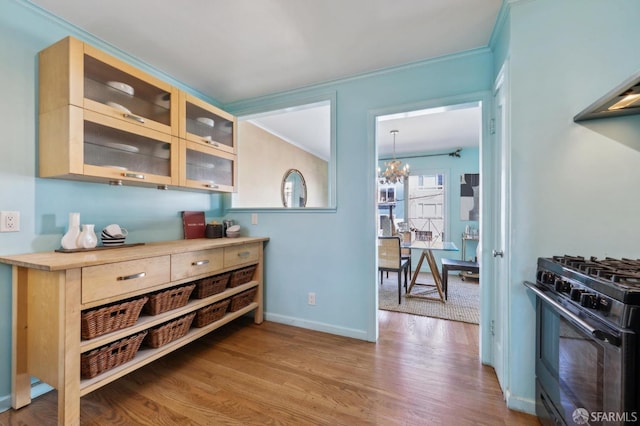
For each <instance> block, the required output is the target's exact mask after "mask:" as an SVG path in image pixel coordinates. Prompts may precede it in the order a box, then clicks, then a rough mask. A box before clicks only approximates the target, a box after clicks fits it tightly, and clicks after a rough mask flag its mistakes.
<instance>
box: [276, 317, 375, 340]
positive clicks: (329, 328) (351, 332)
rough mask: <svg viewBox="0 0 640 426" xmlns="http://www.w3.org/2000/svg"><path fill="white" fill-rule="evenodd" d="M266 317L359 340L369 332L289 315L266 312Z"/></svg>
mask: <svg viewBox="0 0 640 426" xmlns="http://www.w3.org/2000/svg"><path fill="white" fill-rule="evenodd" d="M264 317H265V319H266V320H267V321H273V322H277V323H280V324H286V325H292V326H294V327H300V328H306V329H308V330H315V331H322V332H325V333H330V334H336V335H338V336H344V337H352V338H354V339H358V340H367V332H366V331H365V330H356V329H353V328H345V327H336V326H335V325H331V324H326V323H323V322H315V321H308V320H304V319H300V318H296V317H288V316H285V315H278V314H270V313H265V314H264Z"/></svg>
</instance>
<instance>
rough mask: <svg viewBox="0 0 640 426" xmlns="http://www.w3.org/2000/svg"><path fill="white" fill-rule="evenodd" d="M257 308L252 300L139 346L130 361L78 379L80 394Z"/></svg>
mask: <svg viewBox="0 0 640 426" xmlns="http://www.w3.org/2000/svg"><path fill="white" fill-rule="evenodd" d="M257 308H258V303H257V302H253V303H251V304H250V305H248V306H246V307H244V308H242V309H240V310H239V311H236V312H227V314H226V315H225V316H224V317H223V318H221V319H220V320H218V321H215V322H213V323H211V324H208V325H206V326H204V327H201V328H193V327H192V328H191V329H190V330H189V333H187V335H186V336H184V337H181V338H180V339H177V340H174V341H173V342H170V343H168V344H166V345H164V346H162V347H160V348H157V349H152V348H146V347H144V346H143V347H141V348H140V350H139V351H138V352H137V353H136V356H135V358H133V359H132V360H131V361H129V362H127V363H125V364H122V365H119V366H118V367H115V368H112V369H111V370H109V371H105V372H104V373H102V374H100V375H98V376H96V377H93V378H91V379H86V380H81V381H80V396H84V395H86V394H88V393H90V392H93V391H94V390H96V389H99V388H100V387H102V386H104V385H106V384H109V383H111V382H113V381H114V380H116V379H118V378H120V377H122V376H124V375H126V374H128V373H130V372H132V371H134V370H137V369H138V368H140V367H142V366H144V365H147V364H149V363H150V362H152V361H154V360H156V359H158V358H161V357H162V356H164V355H166V354H168V353H170V352H173V351H174V350H176V349H178V348H180V347H182V346H184V345H186V344H187V343H190V342H192V341H194V340H196V339H198V338H200V337H202V336H204V335H205V334H208V333H210V332H211V331H213V330H215V329H217V328H219V327H221V326H223V325H225V324H227V323H229V322H231V321H233V320H234V319H236V318H238V317H241V316H242V315H245V314H247V313H249V312H251V311H252V310H254V309H257Z"/></svg>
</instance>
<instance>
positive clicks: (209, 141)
mask: <svg viewBox="0 0 640 426" xmlns="http://www.w3.org/2000/svg"><path fill="white" fill-rule="evenodd" d="M202 140H203V141H205V142H206V143H208V144H209V145H213V146H215V147H219V146H220V144H219V143H218V142H216V141H212V140H209V139H207V138H203V139H202Z"/></svg>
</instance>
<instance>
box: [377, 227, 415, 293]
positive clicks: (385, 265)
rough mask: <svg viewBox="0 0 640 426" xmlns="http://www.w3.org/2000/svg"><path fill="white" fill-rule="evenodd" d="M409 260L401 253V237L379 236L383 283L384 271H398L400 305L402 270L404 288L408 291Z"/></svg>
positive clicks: (379, 263)
mask: <svg viewBox="0 0 640 426" xmlns="http://www.w3.org/2000/svg"><path fill="white" fill-rule="evenodd" d="M408 269H409V261H408V260H407V259H403V258H402V255H401V253H400V238H399V237H378V272H379V274H380V284H382V272H385V271H386V272H397V273H398V305H399V304H400V303H402V272H404V290H405V292H406V291H407V276H408Z"/></svg>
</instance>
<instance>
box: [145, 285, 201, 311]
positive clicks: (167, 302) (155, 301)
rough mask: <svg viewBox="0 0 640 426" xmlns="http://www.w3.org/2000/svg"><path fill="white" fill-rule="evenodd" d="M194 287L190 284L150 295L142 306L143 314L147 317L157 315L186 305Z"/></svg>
mask: <svg viewBox="0 0 640 426" xmlns="http://www.w3.org/2000/svg"><path fill="white" fill-rule="evenodd" d="M195 287H196V285H195V284H190V285H186V286H182V287H174V288H170V289H168V290H164V291H160V292H157V293H153V294H150V295H149V301H148V302H147V304H146V305H144V312H145V313H146V314H149V315H158V314H161V313H162V312H167V311H170V310H172V309H176V308H180V307H182V306H184V305H186V304H187V302H188V301H189V296H191V292H192V291H193V289H194V288H195Z"/></svg>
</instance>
